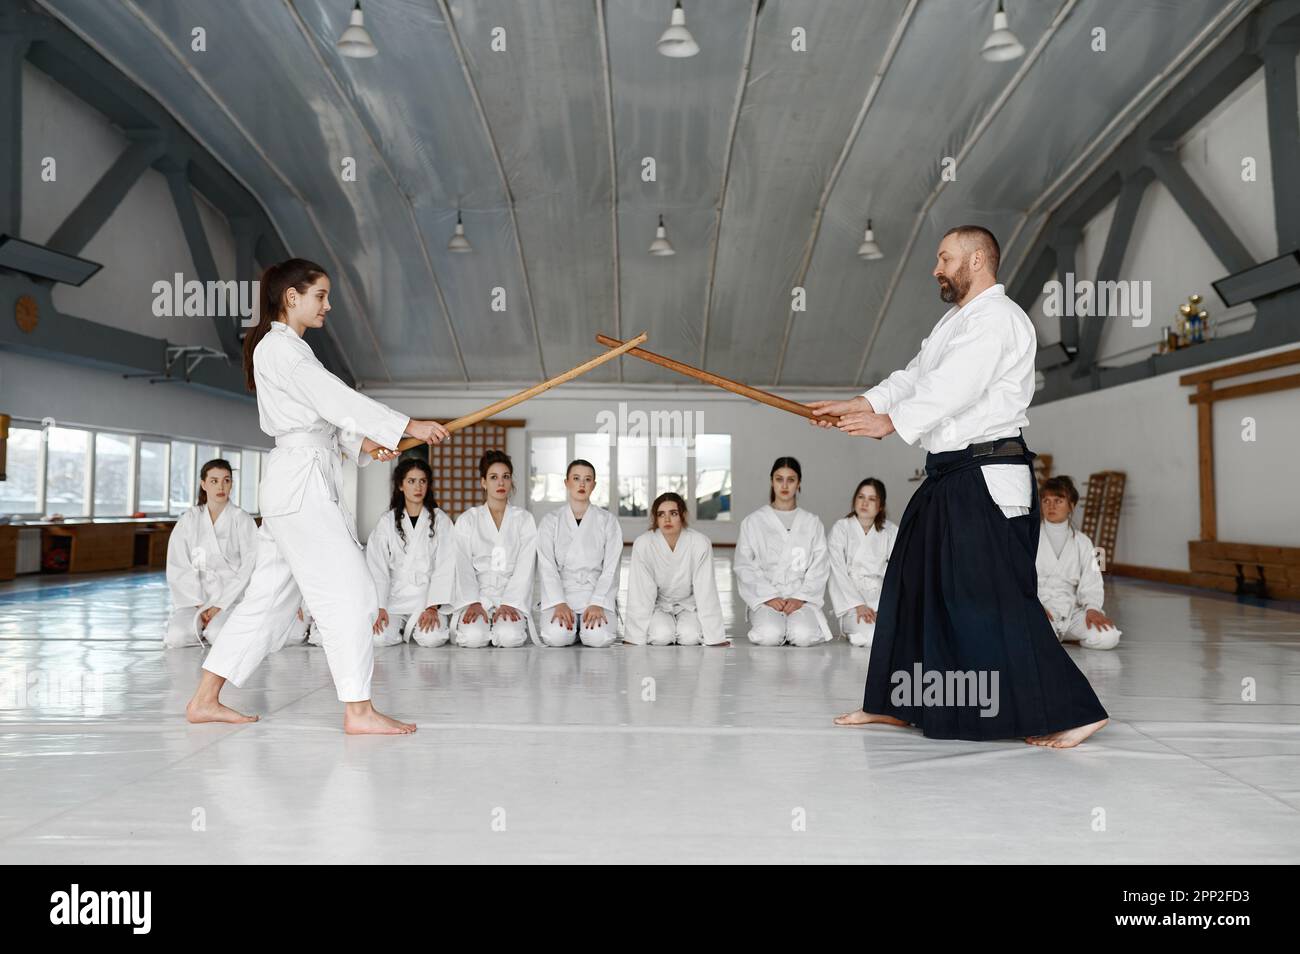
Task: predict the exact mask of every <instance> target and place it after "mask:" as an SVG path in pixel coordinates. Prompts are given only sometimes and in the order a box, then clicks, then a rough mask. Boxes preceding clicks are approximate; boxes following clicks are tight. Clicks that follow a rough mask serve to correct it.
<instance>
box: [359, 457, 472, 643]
mask: <svg viewBox="0 0 1300 954" xmlns="http://www.w3.org/2000/svg"><path fill="white" fill-rule="evenodd" d="M432 483H433V468H431V467H430V466H429V465H428V463H427V462H425V461H423V460H420V459H419V458H414V457H407V458H405V459H404V460H402V461H401V463H399V464H398V465H397V467H396V468H395V469H394V470H393V493H392V497H391V499H390V500H389V504H388V509H387V510H385V511H384V513H383V515H382V516H381V517H380V518H379V521H378V522H377V523H376V524H375V529H374V530H372V531H371V533H370V537H369V538H368V539H367V540H366V564H367V566H369V567H370V576H371V578H372V579H373V580H374V581H375V592H376V593H377V594H378V596H379V618H378V619H376V620H375V626H374V634H375V645H376V646H396V645H397V644H398V643H401V642H405V641H406V640H408V639H414V640H415V641H416V643H418V644H419V645H421V646H441V645H442V644H443V643H445V642H447V640H448V639H450V638H451V626H450V621H451V604H452V601H453V599H454V598H455V597H454V594H453V588H454V586H455V583H456V537H455V531H454V529H453V527H452V523H451V518H450V517H448V516H447V515H446V514H445V513H444V512H443V511H442V510H440V509H438V501H437V500H435V499H434V496H433V494H431V493H430V492H429V486H430V485H431V484H432Z"/></svg>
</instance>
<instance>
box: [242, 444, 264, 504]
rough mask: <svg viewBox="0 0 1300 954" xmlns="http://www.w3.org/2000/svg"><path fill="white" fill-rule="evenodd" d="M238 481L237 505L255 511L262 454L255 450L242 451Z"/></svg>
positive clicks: (260, 475)
mask: <svg viewBox="0 0 1300 954" xmlns="http://www.w3.org/2000/svg"><path fill="white" fill-rule="evenodd" d="M241 470H242V472H243V476H242V481H241V483H240V494H239V506H241V507H243V508H244V509H245V510H247V511H248V512H249V513H257V485H258V482H259V481H260V480H261V477H262V474H261V471H262V455H261V454H259V453H258V452H257V451H244V466H243V467H242V468H241Z"/></svg>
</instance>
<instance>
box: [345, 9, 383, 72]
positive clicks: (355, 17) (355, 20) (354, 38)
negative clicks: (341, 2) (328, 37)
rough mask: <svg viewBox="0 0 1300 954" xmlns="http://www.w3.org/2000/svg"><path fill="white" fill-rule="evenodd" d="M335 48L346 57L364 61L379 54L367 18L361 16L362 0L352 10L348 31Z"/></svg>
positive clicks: (346, 30)
mask: <svg viewBox="0 0 1300 954" xmlns="http://www.w3.org/2000/svg"><path fill="white" fill-rule="evenodd" d="M335 46H336V47H337V48H338V51H339V52H340V53H341V54H343V55H344V56H350V57H352V58H353V59H358V60H364V59H365V58H366V57H368V56H374V55H375V54H376V53H378V52H379V47H377V46H375V41H374V40H372V39H371V38H370V31H369V30H367V29H366V24H365V18H364V17H363V16H362V15H361V0H357V5H356V6H355V7H353V8H352V16H351V18H349V20H348V25H347V29H345V30H344V31H343V33H342V34H341V35H340V36H339V40H338V43H336V44H335Z"/></svg>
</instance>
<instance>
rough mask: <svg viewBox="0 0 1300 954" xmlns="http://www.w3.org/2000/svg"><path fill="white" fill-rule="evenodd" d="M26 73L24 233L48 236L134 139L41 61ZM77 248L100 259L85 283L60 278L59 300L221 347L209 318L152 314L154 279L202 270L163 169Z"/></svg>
mask: <svg viewBox="0 0 1300 954" xmlns="http://www.w3.org/2000/svg"><path fill="white" fill-rule="evenodd" d="M22 78H23V143H22V150H23V190H22V191H23V210H22V216H23V217H22V237H23V238H26V239H29V240H31V241H34V242H46V241H48V240H49V238H50V236H51V235H53V234H54V230H55V229H56V228H58V226H59V225H60V224H61V223H62V222H63V220H64V219H65V218H66V217H67V215H68V213H70V212H71V211H72V210H73V209H75V208H76V206H77V204H78V203H79V202H80V201H81V200H82V199H83V198H84V197H85V196H86V195H87V194H88V193H89V192H90V190H91V189H92V188H93V187H94V185H95V183H96V182H98V181H99V178H100V176H101V175H103V174H104V172H106V171H107V170H108V169H109V167H111V166H112V165H113V163H114V162H115V161H116V160H117V158H118V156H119V155H120V154H121V153H122V152H124V151H125V150H126V148H127V146H128V145H129V143H128V140H127V139H126V137H125V136H123V135H122V133H121V132H120V131H119V130H118V129H117V128H116V127H114V126H113V125H112V124H111V123H109V121H108V119H107V118H105V117H104V116H103V114H101V113H99V112H97V111H96V110H95V109H93V108H91V107H90V106H88V105H86V104H85V103H84V102H82V101H81V100H80V99H78V98H77V97H76V96H74V95H73V94H72V93H70V92H69V91H68V90H66V89H64V88H63V87H62V86H60V85H59V84H58V83H56V82H54V81H53V80H52V79H50V78H49V77H48V76H47V75H46V74H45V73H43V72H41V71H40V70H38V69H37V68H36V67H34V66H31V65H30V64H26V63H25V64H24V65H23V77H22ZM47 156H48V157H52V158H53V159H54V160H55V162H56V167H55V171H56V174H57V178H56V180H55V181H54V182H45V181H42V178H41V170H42V160H43V159H44V158H45V157H47ZM196 198H197V199H198V205H199V217H200V219H201V220H202V221H203V225H204V230H205V232H206V234H207V237H208V243H209V245H210V246H211V248H212V255H213V258H214V259H215V260H216V263H217V268H218V271H219V272H220V274H221V275H222V277H225V278H234V277H235V272H234V267H235V248H234V239H233V237H232V236H231V233H230V228H229V226H228V225H227V224H226V222H225V220H224V219H223V218H222V217H221V216H220V215H219V214H218V213H217V212H216V211H215V210H214V209H213V208H212V207H211V206H209V205H208V204H207V203H206V202H204V201H203V200H202V199H201V198H199V197H197V196H196ZM79 254H80V255H81V257H82V258H87V259H90V260H91V261H93V262H98V263H100V264H102V265H103V266H104V267H103V268H102V269H100V271H99V272H97V273H96V274H95V275H94V276H93V277H92V278H90V279H89V280H88V281H87V282H86V283H85V284H84V285H82V286H81V287H79V288H75V287H73V286H71V285H56V286H55V288H54V296H53V297H54V305H55V307H56V308H58V309H59V310H60V311H62V312H65V313H67V314H70V315H75V316H77V317H79V318H86V319H88V320H90V321H95V322H98V323H100V324H105V325H112V326H113V327H115V328H124V329H126V330H128V331H134V332H136V333H138V334H143V335H149V336H151V337H155V338H166V339H167V340H168V341H171V342H173V343H174V344H196V345H206V346H208V347H212V348H219V347H220V341H219V339H218V337H217V332H216V328H215V327H214V326H213V324H212V321H211V320H210V319H208V318H192V317H191V318H186V317H174V318H159V317H155V315H154V314H153V311H152V305H153V301H154V291H153V285H154V282H156V281H160V280H161V281H168V282H171V281H172V278H173V276H174V275H175V274H176V273H177V272H179V273H181V274H182V275H183V276H184V279H185V280H190V279H197V278H198V273H197V270H196V269H195V268H194V263H193V260H192V259H191V258H190V252H189V246H188V245H187V244H186V242H185V235H184V232H183V231H182V229H181V224H180V220H179V218H178V217H177V215H176V209H175V206H174V204H173V203H172V198H171V192H170V190H169V189H168V187H167V180H166V179H165V178H164V177H163V176H162V174H161V173H158V172H155V171H154V170H152V169H150V170H147V171H146V172H145V173H144V174H143V175H142V176H141V177H140V179H139V180H138V181H137V182H136V183H135V185H134V186H133V187H132V188H131V190H130V191H129V192H128V193H127V194H126V196H125V198H124V199H123V200H122V203H121V205H119V206H118V207H117V209H115V210H114V211H113V213H112V214H111V215H110V216H109V218H108V221H107V222H105V223H104V226H103V227H102V228H101V229H100V230H99V231H98V232H97V233H96V234H95V236H94V237H93V238H92V239H91V240H90V242H89V243H88V244H87V245H86V247H85V248H84V249H82V251H81V252H80V253H79Z"/></svg>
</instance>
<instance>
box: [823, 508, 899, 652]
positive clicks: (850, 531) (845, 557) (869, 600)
mask: <svg viewBox="0 0 1300 954" xmlns="http://www.w3.org/2000/svg"><path fill="white" fill-rule="evenodd" d="M897 537H898V525H897V524H896V523H894V522H893V521H892V520H886V521H885V527H884V529H883V530H877V529H876V526H875V524H872V525H871V527H870V528H868V530H867V531H866V532H865V533H863V531H862V524H861V523H859V522H858V518H857V517H856V516H854V517H845V518H843V519H842V520H836V521H835V524H834V526H832V527H831V532H830V539H829V541H828V543H827V546H828V549H829V551H830V563H831V579H830V594H831V609H833V610H834V611H835V616H836V618H837V619H838V620H839V621H840V632H841V633H843V634H844V635H845V636H847V637H848V640H849V642H850V643H852V644H853V645H854V646H863V647H865V646H870V645H871V640H872V638H873V637H874V636H875V635H876V624H875V623H863V622H859V621H858V612H857V608H858V607H859V606H867V607H870V608H871V609H872V610H876V609H879V608H880V589H881V586H882V585H883V584H884V580H885V566H886V565H887V564H888V563H889V554H890V553H891V552H892V551H893V549H894V540H895V539H896V538H897Z"/></svg>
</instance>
